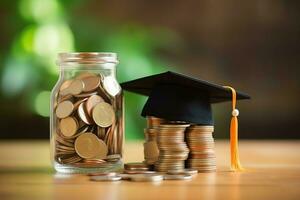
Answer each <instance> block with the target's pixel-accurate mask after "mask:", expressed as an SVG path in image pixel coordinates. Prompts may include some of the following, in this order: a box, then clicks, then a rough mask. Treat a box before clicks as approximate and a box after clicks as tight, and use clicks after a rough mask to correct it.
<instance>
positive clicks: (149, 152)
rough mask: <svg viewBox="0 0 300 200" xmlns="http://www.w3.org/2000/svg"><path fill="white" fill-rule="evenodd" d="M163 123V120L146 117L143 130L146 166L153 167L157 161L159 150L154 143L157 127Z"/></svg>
mask: <svg viewBox="0 0 300 200" xmlns="http://www.w3.org/2000/svg"><path fill="white" fill-rule="evenodd" d="M164 122H165V120H163V119H160V118H157V117H152V116H147V128H145V129H144V134H145V143H144V158H145V161H144V162H145V163H146V164H148V165H154V164H155V162H156V161H157V160H158V155H159V150H158V147H157V142H156V140H157V132H158V127H159V125H160V124H162V123H164Z"/></svg>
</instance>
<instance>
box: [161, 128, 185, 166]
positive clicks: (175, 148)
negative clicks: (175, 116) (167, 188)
mask: <svg viewBox="0 0 300 200" xmlns="http://www.w3.org/2000/svg"><path fill="white" fill-rule="evenodd" d="M188 126H189V124H177V123H169V124H161V125H160V126H159V129H158V130H159V131H158V135H157V145H158V148H159V158H158V161H157V162H156V164H155V169H156V171H159V172H167V171H169V170H172V171H174V170H178V171H182V170H184V168H185V160H186V159H187V158H188V153H189V149H188V147H187V144H186V143H185V141H184V138H185V134H184V132H185V129H186V128H187V127H188Z"/></svg>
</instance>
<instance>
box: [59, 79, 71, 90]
mask: <svg viewBox="0 0 300 200" xmlns="http://www.w3.org/2000/svg"><path fill="white" fill-rule="evenodd" d="M72 81H73V80H66V81H64V82H63V83H62V84H61V86H60V88H59V91H60V92H61V91H63V90H65V89H67V88H68V87H69V86H70V85H71V83H72Z"/></svg>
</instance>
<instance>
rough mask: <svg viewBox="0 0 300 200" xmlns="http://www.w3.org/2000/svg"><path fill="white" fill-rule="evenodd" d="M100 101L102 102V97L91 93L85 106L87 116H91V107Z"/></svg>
mask: <svg viewBox="0 0 300 200" xmlns="http://www.w3.org/2000/svg"><path fill="white" fill-rule="evenodd" d="M100 102H104V99H103V98H102V97H100V96H98V95H92V96H90V97H89V98H88V100H87V102H86V104H85V108H86V111H87V113H88V114H89V116H92V111H93V108H94V107H95V106H96V105H97V104H98V103H100Z"/></svg>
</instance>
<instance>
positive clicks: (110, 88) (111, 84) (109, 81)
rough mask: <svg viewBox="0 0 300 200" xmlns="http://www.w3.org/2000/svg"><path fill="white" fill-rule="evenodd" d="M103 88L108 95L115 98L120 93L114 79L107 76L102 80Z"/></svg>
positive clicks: (119, 88)
mask: <svg viewBox="0 0 300 200" xmlns="http://www.w3.org/2000/svg"><path fill="white" fill-rule="evenodd" d="M103 87H104V89H105V90H106V92H107V93H108V94H110V95H111V96H116V95H117V94H118V93H119V92H120V91H121V87H120V85H119V83H118V82H117V81H116V79H115V78H113V77H111V76H107V77H105V78H104V80H103Z"/></svg>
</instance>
